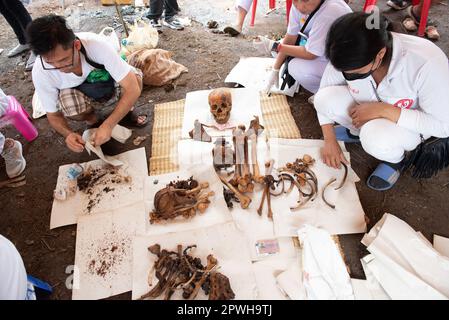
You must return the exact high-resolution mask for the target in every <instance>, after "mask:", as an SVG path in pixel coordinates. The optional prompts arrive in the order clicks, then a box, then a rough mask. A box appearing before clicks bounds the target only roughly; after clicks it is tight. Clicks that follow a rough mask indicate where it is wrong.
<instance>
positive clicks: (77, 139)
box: [65, 132, 85, 153]
mask: <svg viewBox="0 0 449 320" xmlns="http://www.w3.org/2000/svg"><path fill="white" fill-rule="evenodd" d="M65 143H66V144H67V147H68V148H69V149H70V150H72V151H73V152H77V153H80V152H83V150H84V143H85V142H84V140H83V138H82V137H81V136H80V135H79V134H78V133H76V132H72V133H69V135H68V136H67V137H66V138H65Z"/></svg>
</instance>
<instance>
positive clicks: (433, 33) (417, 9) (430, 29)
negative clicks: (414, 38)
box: [402, 0, 440, 40]
mask: <svg viewBox="0 0 449 320" xmlns="http://www.w3.org/2000/svg"><path fill="white" fill-rule="evenodd" d="M435 3H437V0H432V1H431V3H430V6H432V5H433V4H435ZM423 5H424V1H423V0H421V1H420V2H419V4H417V5H414V6H409V7H408V8H407V15H408V17H407V18H406V19H405V20H404V21H403V22H402V24H403V26H404V28H405V29H406V30H407V31H411V32H414V31H416V30H418V26H419V24H420V21H421V14H422V8H423ZM426 36H427V37H428V38H429V39H431V40H438V39H439V38H440V35H439V33H438V30H437V28H436V23H435V22H434V21H431V20H429V19H428V20H427V28H426Z"/></svg>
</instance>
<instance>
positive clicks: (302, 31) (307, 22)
mask: <svg viewBox="0 0 449 320" xmlns="http://www.w3.org/2000/svg"><path fill="white" fill-rule="evenodd" d="M325 1H326V0H321V2H320V4H319V5H318V7H316V9H315V10H313V11H312V13H311V14H309V16H308V17H307V19H306V21H305V22H304V24H303V25H302V28H301V31H300V32H301V33H304V31H305V30H306V28H307V25H308V24H309V22H310V20H312V18H313V16H314V15H315V13H317V12H318V10H320V8H321V6H322V5H323V3H324V2H325ZM300 41H301V36H298V44H299V42H300Z"/></svg>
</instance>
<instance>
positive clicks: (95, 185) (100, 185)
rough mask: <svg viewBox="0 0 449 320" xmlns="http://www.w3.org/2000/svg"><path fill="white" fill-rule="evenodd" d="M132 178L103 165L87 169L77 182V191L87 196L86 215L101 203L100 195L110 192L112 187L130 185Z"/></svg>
mask: <svg viewBox="0 0 449 320" xmlns="http://www.w3.org/2000/svg"><path fill="white" fill-rule="evenodd" d="M131 182H132V178H131V176H129V175H125V174H123V173H122V171H121V169H120V168H116V167H113V166H111V165H105V166H103V167H99V168H96V169H93V168H92V167H88V168H87V169H86V170H84V172H83V173H82V174H81V175H80V176H79V178H78V180H77V186H78V190H79V191H81V192H83V193H85V194H87V195H88V197H89V202H88V205H87V213H90V212H91V211H92V209H93V208H94V207H95V206H96V205H97V204H98V203H99V202H100V201H101V199H102V195H103V194H105V193H108V192H110V191H112V190H113V189H112V187H111V186H113V185H120V184H131Z"/></svg>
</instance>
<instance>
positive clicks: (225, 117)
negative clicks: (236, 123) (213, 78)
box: [209, 88, 232, 124]
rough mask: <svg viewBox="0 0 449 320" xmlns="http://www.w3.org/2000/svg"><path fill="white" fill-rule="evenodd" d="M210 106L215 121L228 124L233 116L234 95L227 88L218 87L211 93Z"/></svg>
mask: <svg viewBox="0 0 449 320" xmlns="http://www.w3.org/2000/svg"><path fill="white" fill-rule="evenodd" d="M209 106H210V112H211V113H212V115H213V117H214V119H215V121H216V122H217V123H218V124H226V123H227V122H228V121H229V118H230V117H231V110H232V95H231V91H230V90H229V89H227V88H218V89H215V90H213V91H212V92H211V93H209Z"/></svg>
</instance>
